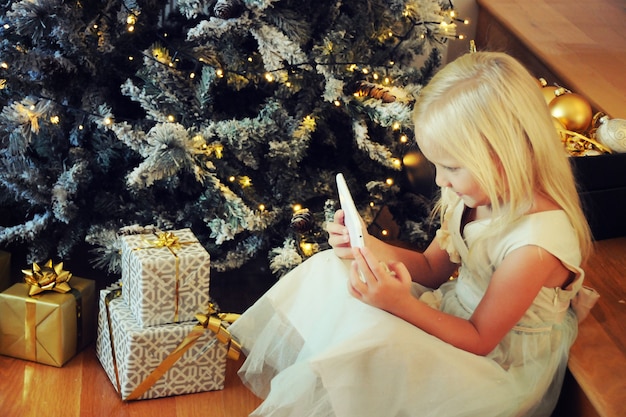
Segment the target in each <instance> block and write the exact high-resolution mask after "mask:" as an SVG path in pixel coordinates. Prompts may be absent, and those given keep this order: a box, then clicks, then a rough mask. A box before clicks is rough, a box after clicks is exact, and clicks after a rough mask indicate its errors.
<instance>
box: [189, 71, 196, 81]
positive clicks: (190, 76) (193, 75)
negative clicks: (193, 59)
mask: <svg viewBox="0 0 626 417" xmlns="http://www.w3.org/2000/svg"><path fill="white" fill-rule="evenodd" d="M189 78H191V79H192V80H193V79H194V78H196V73H195V72H192V73H191V74H189Z"/></svg>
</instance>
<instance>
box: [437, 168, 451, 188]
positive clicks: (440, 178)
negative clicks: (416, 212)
mask: <svg viewBox="0 0 626 417" xmlns="http://www.w3.org/2000/svg"><path fill="white" fill-rule="evenodd" d="M442 171H443V170H442V169H440V168H437V169H436V171H435V172H436V173H435V184H437V186H438V187H442V188H443V187H450V181H448V178H447V176H446V175H445V173H443V172H442Z"/></svg>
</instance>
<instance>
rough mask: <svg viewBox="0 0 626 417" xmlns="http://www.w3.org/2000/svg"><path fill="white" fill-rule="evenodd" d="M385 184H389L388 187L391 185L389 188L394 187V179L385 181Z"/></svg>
mask: <svg viewBox="0 0 626 417" xmlns="http://www.w3.org/2000/svg"><path fill="white" fill-rule="evenodd" d="M385 184H387V185H389V186H392V185H393V178H387V179H386V180H385Z"/></svg>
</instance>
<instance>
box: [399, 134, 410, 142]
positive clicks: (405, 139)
mask: <svg viewBox="0 0 626 417" xmlns="http://www.w3.org/2000/svg"><path fill="white" fill-rule="evenodd" d="M408 141H409V137H408V136H407V135H404V134H403V135H402V136H400V142H401V143H407V142H408Z"/></svg>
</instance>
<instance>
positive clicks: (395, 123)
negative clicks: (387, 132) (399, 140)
mask: <svg viewBox="0 0 626 417" xmlns="http://www.w3.org/2000/svg"><path fill="white" fill-rule="evenodd" d="M391 128H392V129H393V130H399V129H400V122H393V124H392V125H391Z"/></svg>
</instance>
